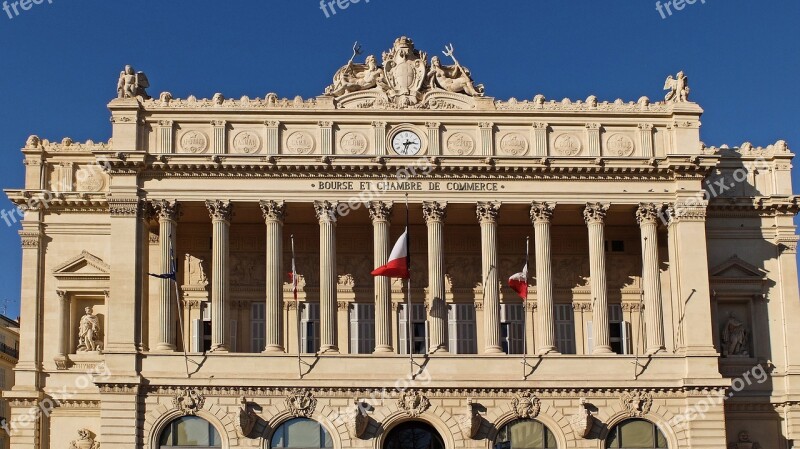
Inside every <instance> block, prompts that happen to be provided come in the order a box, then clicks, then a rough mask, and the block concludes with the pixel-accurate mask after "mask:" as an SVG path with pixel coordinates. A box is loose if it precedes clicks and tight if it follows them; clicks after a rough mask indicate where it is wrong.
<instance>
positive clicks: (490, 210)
mask: <svg viewBox="0 0 800 449" xmlns="http://www.w3.org/2000/svg"><path fill="white" fill-rule="evenodd" d="M500 205H501V203H499V202H491V201H487V202H484V201H480V202H478V206H477V209H476V213H477V215H478V221H479V222H481V223H496V222H497V217H498V216H499V215H500Z"/></svg>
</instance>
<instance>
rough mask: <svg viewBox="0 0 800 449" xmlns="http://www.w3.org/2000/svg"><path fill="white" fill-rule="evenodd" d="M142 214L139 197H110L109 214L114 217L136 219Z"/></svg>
mask: <svg viewBox="0 0 800 449" xmlns="http://www.w3.org/2000/svg"><path fill="white" fill-rule="evenodd" d="M140 212H141V200H140V199H139V198H138V197H109V198H108V213H109V214H110V215H111V216H112V217H136V216H138V215H139V213H140Z"/></svg>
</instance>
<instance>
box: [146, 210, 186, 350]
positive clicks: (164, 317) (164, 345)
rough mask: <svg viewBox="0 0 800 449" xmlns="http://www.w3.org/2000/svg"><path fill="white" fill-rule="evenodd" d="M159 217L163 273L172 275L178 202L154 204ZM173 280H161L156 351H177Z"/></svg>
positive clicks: (178, 214)
mask: <svg viewBox="0 0 800 449" xmlns="http://www.w3.org/2000/svg"><path fill="white" fill-rule="evenodd" d="M153 208H154V210H155V212H156V215H157V216H158V233H159V239H158V241H159V246H160V249H161V273H162V274H166V273H171V272H172V269H173V263H174V257H175V242H176V241H177V238H176V237H177V236H176V235H175V234H176V233H177V231H178V216H180V204H178V202H177V201H174V200H173V201H167V200H160V201H155V202H153ZM172 282H173V281H172V280H171V279H159V281H158V287H159V297H160V301H159V308H158V343H156V348H155V350H156V351H174V350H175V309H176V307H177V306H176V304H175V298H174V295H175V288H174V287H173V286H172Z"/></svg>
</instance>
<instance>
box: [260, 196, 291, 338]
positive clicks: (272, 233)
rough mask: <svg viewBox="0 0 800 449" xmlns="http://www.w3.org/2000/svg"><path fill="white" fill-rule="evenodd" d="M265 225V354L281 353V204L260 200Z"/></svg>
mask: <svg viewBox="0 0 800 449" xmlns="http://www.w3.org/2000/svg"><path fill="white" fill-rule="evenodd" d="M259 204H260V206H261V212H262V213H263V214H264V222H265V223H266V225H267V261H266V262H267V276H266V280H267V282H266V283H267V304H266V306H265V308H264V310H265V312H266V313H265V315H264V317H265V323H266V348H265V349H264V352H266V353H275V352H278V353H282V352H283V339H282V336H283V314H282V313H281V311H282V310H283V276H282V274H283V269H282V268H283V219H284V217H285V215H286V204H285V203H284V202H283V201H261V202H260V203H259Z"/></svg>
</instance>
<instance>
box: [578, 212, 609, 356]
mask: <svg viewBox="0 0 800 449" xmlns="http://www.w3.org/2000/svg"><path fill="white" fill-rule="evenodd" d="M607 211H608V206H607V205H604V204H600V203H587V204H586V208H585V209H584V210H583V219H584V220H585V221H586V226H587V227H588V228H589V276H590V287H591V291H592V312H593V313H592V320H593V321H594V323H593V326H592V329H593V333H594V334H593V335H592V339H593V341H594V351H593V352H594V354H611V353H613V351H612V350H611V340H610V335H609V332H610V331H609V324H608V284H607V282H606V252H605V224H604V221H605V218H606V213H607Z"/></svg>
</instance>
